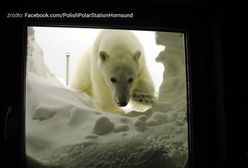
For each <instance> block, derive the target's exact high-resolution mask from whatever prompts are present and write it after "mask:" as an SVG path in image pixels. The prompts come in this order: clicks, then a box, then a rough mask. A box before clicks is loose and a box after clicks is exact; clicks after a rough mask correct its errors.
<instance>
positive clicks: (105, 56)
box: [99, 51, 109, 61]
mask: <svg viewBox="0 0 248 168" xmlns="http://www.w3.org/2000/svg"><path fill="white" fill-rule="evenodd" d="M99 57H100V58H101V60H102V61H105V60H106V59H107V58H108V57H109V55H108V53H107V52H106V51H100V53H99Z"/></svg>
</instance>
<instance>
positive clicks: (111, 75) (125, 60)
mask: <svg viewBox="0 0 248 168" xmlns="http://www.w3.org/2000/svg"><path fill="white" fill-rule="evenodd" d="M140 56H141V52H140V51H139V50H138V51H137V52H135V53H130V54H126V53H125V54H123V53H122V54H115V55H114V56H112V55H111V54H109V53H108V52H106V51H100V52H99V57H100V63H99V64H100V65H99V67H100V71H101V73H102V75H103V78H104V80H105V82H106V83H107V85H108V87H109V88H110V89H111V91H112V98H113V100H114V102H115V103H116V104H117V105H118V106H120V107H124V106H126V105H127V104H128V102H129V99H130V95H131V93H132V90H133V87H134V85H135V82H136V81H137V76H138V73H139V69H140V68H139V67H140V65H139V59H140Z"/></svg>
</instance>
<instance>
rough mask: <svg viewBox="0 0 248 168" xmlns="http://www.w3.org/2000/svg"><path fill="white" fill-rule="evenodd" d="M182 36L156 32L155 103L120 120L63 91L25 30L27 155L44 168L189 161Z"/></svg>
mask: <svg viewBox="0 0 248 168" xmlns="http://www.w3.org/2000/svg"><path fill="white" fill-rule="evenodd" d="M183 38H184V37H183V35H182V34H179V33H162V32H158V33H157V37H156V41H157V44H160V45H164V46H166V49H165V50H164V51H162V52H161V53H160V54H159V56H158V57H157V61H160V62H162V63H163V64H164V66H165V72H164V81H163V83H162V85H161V87H160V91H159V97H158V101H157V102H156V103H155V104H154V106H153V107H152V108H151V109H149V110H147V111H145V112H142V113H141V112H135V111H132V112H130V113H127V114H125V115H115V114H112V113H105V112H100V111H97V110H96V109H94V106H93V102H92V100H91V97H89V96H87V95H86V94H83V93H79V92H78V91H76V90H71V89H69V88H67V87H65V86H63V85H62V84H61V83H60V82H59V81H58V80H57V79H56V77H55V76H54V75H53V74H52V73H51V72H50V71H49V69H48V68H47V67H46V65H45V64H44V60H43V52H42V49H41V48H40V47H39V45H38V44H37V43H36V41H35V35H34V31H33V29H32V28H29V29H28V55H27V75H26V154H27V155H28V156H30V157H32V158H33V159H34V160H36V161H38V162H40V163H41V164H43V165H44V167H63V168H78V167H82V168H117V167H119V168H124V167H126V168H134V167H135V168H139V167H140V168H141V167H142V168H146V167H147V168H148V167H153V166H154V167H158V168H159V167H161V168H162V167H168V168H178V167H184V166H185V161H186V160H187V157H188V131H187V130H188V127H187V119H186V111H187V108H186V107H187V99H186V97H187V96H186V73H185V55H184V54H185V51H184V39H183Z"/></svg>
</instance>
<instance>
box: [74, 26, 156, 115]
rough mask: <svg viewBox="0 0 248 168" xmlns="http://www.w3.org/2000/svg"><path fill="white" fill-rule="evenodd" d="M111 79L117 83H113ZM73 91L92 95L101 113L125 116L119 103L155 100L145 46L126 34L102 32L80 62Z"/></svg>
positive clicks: (119, 31)
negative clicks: (129, 81) (107, 112)
mask: <svg viewBox="0 0 248 168" xmlns="http://www.w3.org/2000/svg"><path fill="white" fill-rule="evenodd" d="M139 52H140V55H139ZM100 53H103V54H102V55H103V56H102V57H101V56H100V55H101V54H100ZM111 77H114V78H115V79H117V82H116V83H113V82H111V80H110V78H111ZM130 78H133V82H131V83H128V80H130ZM71 87H73V88H75V89H79V90H81V91H82V92H86V93H87V94H89V95H91V96H92V97H93V99H94V101H95V103H96V105H97V106H98V107H99V108H100V109H101V110H103V111H109V112H117V113H118V112H121V109H120V108H119V106H118V105H117V104H118V102H119V101H124V102H125V100H127V101H129V100H130V99H132V100H134V101H139V100H141V99H142V98H145V97H146V98H147V97H148V99H151V100H152V99H153V96H154V86H153V83H152V79H151V76H150V74H149V72H148V69H147V66H146V61H145V56H144V51H143V48H142V45H141V43H140V42H139V41H138V39H137V38H136V37H135V35H134V34H132V33H131V32H129V31H124V30H103V31H102V32H100V34H99V35H98V37H97V38H96V40H95V42H94V44H93V46H92V47H90V48H89V49H88V50H87V51H86V52H85V53H84V54H83V56H82V57H81V59H80V60H79V62H78V67H77V70H76V73H75V76H74V79H73V80H72V83H71ZM134 95H135V96H136V97H135V96H134ZM137 96H139V97H137ZM142 96H143V97H142ZM146 102H147V101H146ZM142 103H145V99H144V101H143V102H142Z"/></svg>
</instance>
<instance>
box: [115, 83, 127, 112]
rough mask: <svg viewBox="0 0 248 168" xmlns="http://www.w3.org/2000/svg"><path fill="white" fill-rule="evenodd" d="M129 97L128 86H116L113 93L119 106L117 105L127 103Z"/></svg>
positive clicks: (120, 105) (122, 105)
mask: <svg viewBox="0 0 248 168" xmlns="http://www.w3.org/2000/svg"><path fill="white" fill-rule="evenodd" d="M129 99H130V96H129V88H128V87H120V88H117V89H116V91H115V93H114V100H115V103H116V104H117V105H118V106H119V107H124V106H126V105H127V104H128V102H129Z"/></svg>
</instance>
